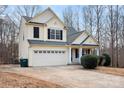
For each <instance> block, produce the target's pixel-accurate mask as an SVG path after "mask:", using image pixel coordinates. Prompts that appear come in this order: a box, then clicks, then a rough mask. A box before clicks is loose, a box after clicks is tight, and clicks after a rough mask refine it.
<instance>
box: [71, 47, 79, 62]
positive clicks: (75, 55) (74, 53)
mask: <svg viewBox="0 0 124 93" xmlns="http://www.w3.org/2000/svg"><path fill="white" fill-rule="evenodd" d="M72 63H73V64H78V63H79V49H77V48H75V49H72Z"/></svg>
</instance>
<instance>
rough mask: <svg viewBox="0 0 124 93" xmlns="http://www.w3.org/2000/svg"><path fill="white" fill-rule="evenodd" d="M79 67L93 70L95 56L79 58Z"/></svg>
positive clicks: (95, 64) (95, 65) (95, 60)
mask: <svg viewBox="0 0 124 93" xmlns="http://www.w3.org/2000/svg"><path fill="white" fill-rule="evenodd" d="M81 65H82V66H83V67H84V68H86V69H94V68H95V67H97V56H95V55H84V56H82V57H81Z"/></svg>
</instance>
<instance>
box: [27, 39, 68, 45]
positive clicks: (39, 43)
mask: <svg viewBox="0 0 124 93" xmlns="http://www.w3.org/2000/svg"><path fill="white" fill-rule="evenodd" d="M28 42H29V44H36V45H61V46H62V45H66V44H67V42H57V41H43V40H28Z"/></svg>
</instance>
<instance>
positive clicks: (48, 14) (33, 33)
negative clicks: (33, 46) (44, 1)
mask: <svg viewBox="0 0 124 93" xmlns="http://www.w3.org/2000/svg"><path fill="white" fill-rule="evenodd" d="M23 18H24V19H25V21H26V22H25V24H24V25H25V27H26V33H27V39H33V40H43V41H59V42H67V39H66V32H67V31H66V29H65V25H64V23H63V22H62V21H61V20H60V19H59V17H58V16H57V15H56V14H55V13H54V12H53V11H52V10H51V9H50V8H47V9H46V10H44V11H43V12H41V13H39V14H37V15H36V16H34V17H33V18H31V17H25V16H24V17H23Z"/></svg>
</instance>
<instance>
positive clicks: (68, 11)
mask: <svg viewBox="0 0 124 93" xmlns="http://www.w3.org/2000/svg"><path fill="white" fill-rule="evenodd" d="M73 17H74V12H73V10H72V7H67V8H65V10H64V11H63V18H64V23H65V25H66V26H67V27H74V21H73Z"/></svg>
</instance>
